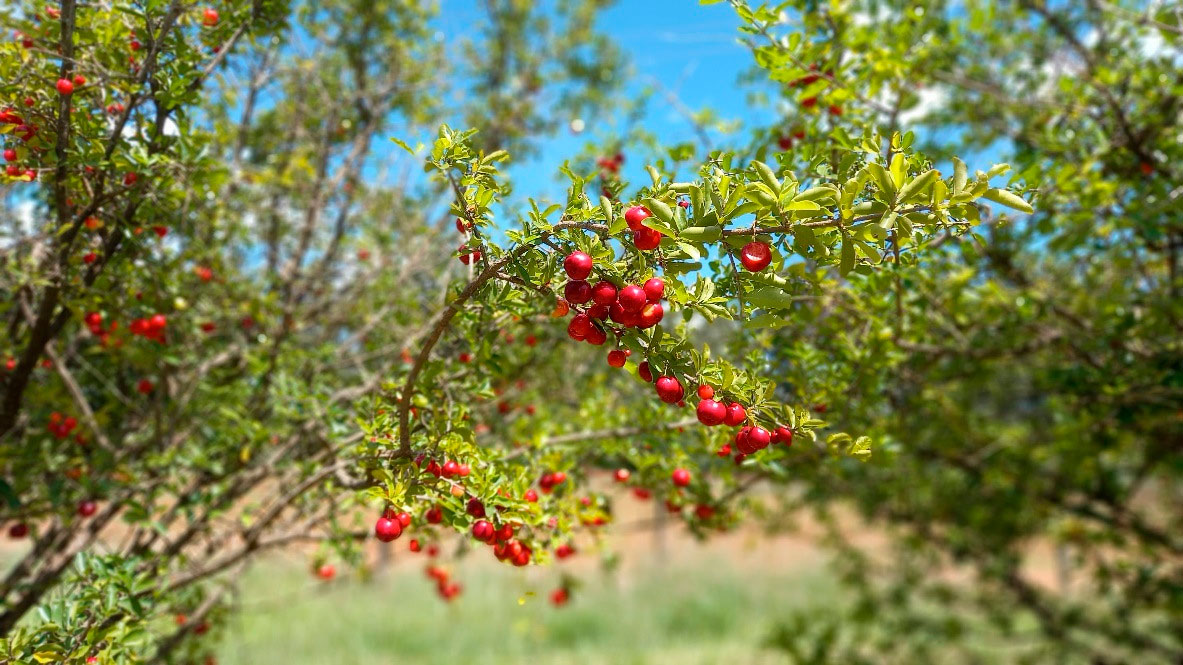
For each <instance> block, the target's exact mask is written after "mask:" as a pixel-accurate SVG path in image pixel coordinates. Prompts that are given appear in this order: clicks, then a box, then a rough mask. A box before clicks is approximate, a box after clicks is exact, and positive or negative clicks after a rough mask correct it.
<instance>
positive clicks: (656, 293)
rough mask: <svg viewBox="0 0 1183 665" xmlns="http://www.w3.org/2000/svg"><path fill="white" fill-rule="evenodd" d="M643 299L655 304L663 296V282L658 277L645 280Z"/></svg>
mask: <svg viewBox="0 0 1183 665" xmlns="http://www.w3.org/2000/svg"><path fill="white" fill-rule="evenodd" d="M644 289H645V297H646V298H648V299H649V302H657V301H659V300H661V298H662V296H664V295H665V280H663V279H662V278H660V277H650V278H649V279H647V280H645V286H644Z"/></svg>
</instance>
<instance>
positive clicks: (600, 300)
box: [5, 153, 616, 318]
mask: <svg viewBox="0 0 1183 665" xmlns="http://www.w3.org/2000/svg"><path fill="white" fill-rule="evenodd" d="M5 154H6V155H7V153H5ZM591 297H592V300H594V301H595V302H596V304H597V305H605V306H611V305H612V303H614V302H616V285H615V284H613V283H612V282H596V285H595V286H593V287H592V293H591ZM568 300H570V298H568ZM599 318H603V317H599Z"/></svg>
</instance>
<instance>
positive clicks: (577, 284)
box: [563, 279, 592, 305]
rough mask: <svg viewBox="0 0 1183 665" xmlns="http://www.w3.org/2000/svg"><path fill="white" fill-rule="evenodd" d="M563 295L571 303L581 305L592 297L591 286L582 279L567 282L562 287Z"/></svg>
mask: <svg viewBox="0 0 1183 665" xmlns="http://www.w3.org/2000/svg"><path fill="white" fill-rule="evenodd" d="M563 297H564V298H566V299H567V302H569V303H571V304H573V305H582V304H584V303H586V302H588V301H589V300H591V299H592V287H591V284H588V283H587V282H586V281H584V280H582V279H575V280H571V281H570V282H567V286H565V287H563Z"/></svg>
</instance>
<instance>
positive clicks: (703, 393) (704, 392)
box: [698, 383, 715, 399]
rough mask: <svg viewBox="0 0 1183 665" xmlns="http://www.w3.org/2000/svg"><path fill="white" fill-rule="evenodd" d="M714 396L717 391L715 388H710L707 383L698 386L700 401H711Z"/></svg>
mask: <svg viewBox="0 0 1183 665" xmlns="http://www.w3.org/2000/svg"><path fill="white" fill-rule="evenodd" d="M714 396H715V389H714V388H712V387H710V386H708V385H707V384H705V383H704V384H702V385H700V386H698V398H699V399H710V398H712V397H714Z"/></svg>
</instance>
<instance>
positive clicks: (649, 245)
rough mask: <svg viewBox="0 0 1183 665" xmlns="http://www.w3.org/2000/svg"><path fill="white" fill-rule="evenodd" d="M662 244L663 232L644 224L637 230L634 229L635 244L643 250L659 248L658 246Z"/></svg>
mask: <svg viewBox="0 0 1183 665" xmlns="http://www.w3.org/2000/svg"><path fill="white" fill-rule="evenodd" d="M660 244H661V233H660V232H658V231H655V230H654V229H651V228H649V227H648V226H642V227H641V228H639V229H637V230H636V231H633V245H635V246H636V248H637V249H639V250H641V251H649V250H651V249H657V246H658V245H660Z"/></svg>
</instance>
